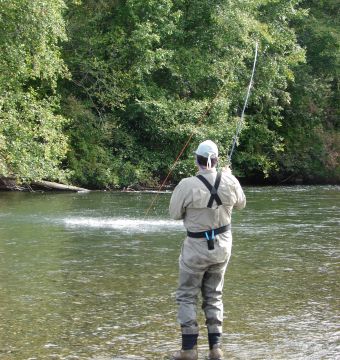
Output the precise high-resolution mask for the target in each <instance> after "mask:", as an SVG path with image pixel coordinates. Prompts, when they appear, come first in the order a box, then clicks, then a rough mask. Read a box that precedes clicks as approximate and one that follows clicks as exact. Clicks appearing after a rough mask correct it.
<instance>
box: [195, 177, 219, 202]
mask: <svg viewBox="0 0 340 360" xmlns="http://www.w3.org/2000/svg"><path fill="white" fill-rule="evenodd" d="M197 177H198V178H199V179H200V180H201V181H202V183H203V184H204V185H205V186H206V187H207V188H208V190H209V191H210V194H211V196H210V199H209V202H208V205H207V207H208V208H211V207H212V204H213V202H214V200H215V201H216V203H217V205H218V206H220V205H222V201H221V199H220V197H219V196H218V194H217V189H218V187H219V186H220V181H221V173H220V172H218V173H217V176H216V180H215V184H214V186H212V185H211V184H210V182H209V181H208V180H207V179H206V178H205V177H204V176H202V175H197Z"/></svg>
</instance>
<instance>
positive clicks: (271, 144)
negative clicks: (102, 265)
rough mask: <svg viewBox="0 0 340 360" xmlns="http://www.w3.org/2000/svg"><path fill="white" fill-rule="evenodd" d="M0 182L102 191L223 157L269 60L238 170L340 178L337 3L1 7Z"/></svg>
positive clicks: (255, 0)
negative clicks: (213, 153) (205, 145)
mask: <svg viewBox="0 0 340 360" xmlns="http://www.w3.org/2000/svg"><path fill="white" fill-rule="evenodd" d="M0 4H1V7H0V24H1V29H2V31H3V35H2V36H1V37H0V47H1V55H0V108H1V113H0V175H1V176H14V177H16V178H18V179H21V180H24V181H29V180H32V179H50V180H58V179H59V180H65V179H68V180H69V181H71V182H75V183H78V184H80V185H84V186H89V187H93V188H103V187H107V188H112V187H116V186H131V185H137V184H140V185H148V186H150V185H156V184H157V183H158V182H159V180H161V179H163V178H164V177H165V176H166V174H167V172H168V170H169V168H170V167H171V165H172V164H173V162H174V160H175V158H176V156H177V154H178V152H179V151H180V149H181V148H182V147H183V145H184V144H185V142H186V141H187V139H188V137H189V135H190V134H192V133H193V134H194V135H193V139H192V141H191V142H190V145H189V147H188V149H187V150H186V152H185V153H184V154H183V156H182V158H181V160H180V162H179V163H178V165H177V166H176V168H175V169H174V172H173V175H172V181H177V180H178V179H180V178H181V177H182V176H185V175H188V174H191V173H193V172H194V171H195V169H194V163H193V161H192V160H193V159H192V155H191V154H192V151H191V150H193V148H194V147H195V146H197V143H198V142H199V141H201V140H203V139H206V138H210V139H212V140H214V141H216V142H217V143H218V145H219V148H220V152H221V154H222V161H223V160H224V159H225V157H226V154H227V152H228V149H229V148H230V146H231V139H232V137H233V135H234V133H235V128H236V125H237V122H238V120H239V115H240V112H241V108H242V105H243V101H244V96H245V93H246V88H247V86H248V82H249V78H250V73H251V65H252V60H253V56H254V47H255V42H258V43H259V60H258V65H257V69H256V74H255V81H254V89H253V92H252V96H251V98H250V102H249V105H248V109H247V115H246V117H245V121H244V124H242V125H243V126H242V133H241V136H240V139H239V146H238V148H237V150H236V152H235V157H234V158H233V168H234V172H235V173H236V174H237V175H239V176H243V177H245V178H246V179H248V180H250V181H251V180H253V181H254V180H256V181H259V180H260V181H263V179H265V178H266V177H267V178H268V179H270V180H272V181H275V182H281V181H285V180H286V179H292V180H294V179H300V178H301V179H302V180H305V181H338V180H339V179H340V174H339V158H338V150H339V149H338V147H339V145H338V144H339V123H337V120H338V118H339V103H338V101H337V99H338V98H339V37H340V31H339V25H338V22H337V15H339V5H338V4H337V2H336V1H335V0H327V1H326V0H325V1H322V2H320V1H316V0H315V1H299V0H289V1H288V0H280V1H277V0H248V1H241V0H200V1H189V0H125V1H120V0H108V1H100V0H96V1H95V0H82V1H75V0H73V1H63V0H57V1H53V2H44V1H28V0H11V1H6V0H0Z"/></svg>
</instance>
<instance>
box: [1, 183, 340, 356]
mask: <svg viewBox="0 0 340 360" xmlns="http://www.w3.org/2000/svg"><path fill="white" fill-rule="evenodd" d="M245 191H246V195H247V200H248V204H247V208H246V209H245V210H243V211H241V212H235V214H234V222H233V233H234V246H233V256H232V260H231V263H230V265H229V268H228V271H227V274H226V282H225V288H224V304H225V323H224V327H225V335H224V340H223V348H224V351H225V353H226V358H228V359H245V360H248V359H259V360H260V359H283V360H284V359H336V358H339V357H340V348H339V335H340V332H339V305H340V302H339V297H340V293H339V286H338V279H339V275H340V274H339V273H340V270H339V258H340V256H339V204H340V191H339V187H282V188H274V187H267V188H246V189H245ZM152 196H154V195H151V194H143V193H137V194H130V193H129V194H128V193H105V192H104V193H103V192H100V193H97V192H94V193H86V194H85V193H84V194H38V193H36V194H24V193H0V276H1V277H0V359H31V360H33V359H70V360H71V359H97V360H109V359H110V360H119V359H121V360H123V359H161V358H163V356H164V355H165V354H167V353H168V352H169V351H170V352H171V351H172V350H175V349H177V348H178V347H179V345H180V336H179V328H178V325H177V324H176V304H175V298H174V296H175V290H176V285H177V271H178V270H177V258H178V254H179V251H180V247H181V242H182V239H183V237H184V230H183V227H182V224H181V222H177V221H172V220H170V219H169V218H168V214H167V206H168V202H169V198H170V194H161V195H160V196H159V198H158V202H157V205H156V208H155V210H154V211H153V212H152V213H150V214H149V216H148V217H145V211H146V209H147V208H148V206H149V204H150V201H151V198H152ZM200 323H201V325H202V328H201V334H200V338H199V354H200V359H204V355H205V354H206V352H207V349H208V347H207V341H206V330H205V329H204V326H203V324H204V319H203V316H202V314H200Z"/></svg>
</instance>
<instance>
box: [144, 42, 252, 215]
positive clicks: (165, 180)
mask: <svg viewBox="0 0 340 360" xmlns="http://www.w3.org/2000/svg"><path fill="white" fill-rule="evenodd" d="M257 53H258V43H257V42H256V46H255V57H254V63H253V69H252V73H251V78H250V82H249V85H248V91H247V94H246V97H245V101H244V105H243V109H242V113H241V117H240V120H239V122H238V125H237V128H236V132H235V135H234V138H233V144H232V148H231V151H230V153H229V155H228V159H229V163H231V157H232V154H233V152H234V148H235V144H236V142H237V139H238V136H239V133H240V131H241V127H242V122H243V118H244V113H245V110H246V107H247V103H248V99H249V95H250V91H251V88H252V85H253V78H254V74H255V67H256V62H257ZM224 88H225V84H224V85H223V86H222V87H221V89H220V90H219V92H218V93H217V94H216V96H215V97H214V98H213V100H212V101H211V103H210V105H209V106H208V108H207V109H206V111H205V112H204V113H203V114H202V115H201V117H200V118H199V119H198V121H197V124H196V126H200V125H201V123H202V121H203V120H204V119H205V117H206V115H207V114H208V113H209V111H210V110H211V108H212V107H213V105H214V103H215V101H216V99H217V98H219V96H220V94H221V93H222V91H224ZM194 134H195V130H193V131H192V132H191V134H190V135H189V137H188V140H187V142H186V143H185V144H184V146H183V147H182V149H181V151H180V152H179V153H178V155H177V157H176V160H175V161H174V162H173V164H172V166H171V168H170V170H169V172H168V174H167V176H166V177H165V179H164V180H163V181H162V183H161V185H160V186H159V188H158V189H157V193H156V195H155V196H154V197H153V199H152V201H151V204H150V206H149V207H148V209H147V210H146V212H145V217H146V216H148V214H149V212H150V210H151V209H152V207H153V205H154V204H155V202H156V200H157V199H158V196H159V194H160V191H161V190H162V189H163V187H164V185H165V183H166V182H167V180H168V179H169V177H170V175H171V174H172V172H173V170H174V168H175V166H176V165H177V163H178V161H179V159H180V158H181V156H182V155H183V153H184V151H185V149H186V148H187V147H188V145H189V143H190V141H191V139H192V137H193V136H194Z"/></svg>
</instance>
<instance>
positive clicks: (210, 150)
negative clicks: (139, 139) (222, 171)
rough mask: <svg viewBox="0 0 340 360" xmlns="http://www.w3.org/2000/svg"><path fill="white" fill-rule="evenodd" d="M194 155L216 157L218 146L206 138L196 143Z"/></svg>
mask: <svg viewBox="0 0 340 360" xmlns="http://www.w3.org/2000/svg"><path fill="white" fill-rule="evenodd" d="M195 154H196V155H200V156H204V157H206V158H208V159H209V158H218V148H217V145H216V144H215V143H214V142H213V141H211V140H206V141H203V142H202V143H200V144H199V145H198V148H197V150H196V151H195Z"/></svg>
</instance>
